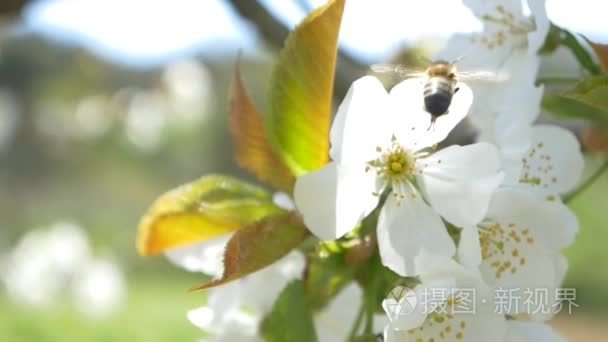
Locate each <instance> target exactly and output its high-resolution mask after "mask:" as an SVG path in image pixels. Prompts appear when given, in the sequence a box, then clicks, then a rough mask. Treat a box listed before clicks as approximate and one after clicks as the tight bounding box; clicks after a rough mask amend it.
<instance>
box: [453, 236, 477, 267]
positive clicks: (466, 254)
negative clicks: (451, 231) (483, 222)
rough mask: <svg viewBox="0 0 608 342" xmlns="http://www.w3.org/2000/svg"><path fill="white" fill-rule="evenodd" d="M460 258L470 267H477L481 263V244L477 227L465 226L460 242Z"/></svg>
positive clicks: (465, 265) (462, 262)
mask: <svg viewBox="0 0 608 342" xmlns="http://www.w3.org/2000/svg"><path fill="white" fill-rule="evenodd" d="M458 260H459V261H460V263H461V264H462V265H463V266H464V267H467V268H469V269H476V268H477V267H479V264H481V246H480V245H479V232H478V231H477V227H464V228H463V229H462V230H461V233H460V241H459V243H458Z"/></svg>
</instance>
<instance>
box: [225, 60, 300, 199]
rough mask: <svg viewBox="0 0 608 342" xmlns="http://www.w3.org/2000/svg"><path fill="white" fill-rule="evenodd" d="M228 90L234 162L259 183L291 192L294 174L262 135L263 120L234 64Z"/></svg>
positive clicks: (263, 134)
mask: <svg viewBox="0 0 608 342" xmlns="http://www.w3.org/2000/svg"><path fill="white" fill-rule="evenodd" d="M230 93H231V94H230V133H231V134H232V140H233V141H234V146H235V157H236V161H237V163H238V164H239V166H240V167H242V168H244V169H247V170H248V171H250V172H251V173H253V174H254V175H256V176H257V177H258V179H259V180H261V181H262V182H264V183H267V184H269V185H271V186H272V187H274V188H276V189H280V190H284V191H286V192H291V191H292V188H293V183H294V181H295V180H294V177H293V175H292V174H291V172H290V171H289V169H287V167H286V166H285V165H284V164H283V162H282V161H281V160H280V159H279V158H278V157H277V156H276V154H275V153H274V151H273V150H272V148H271V146H270V143H269V142H268V139H267V138H266V133H265V131H264V122H263V121H262V117H261V116H260V113H259V112H258V111H257V109H256V107H255V105H254V104H253V101H252V100H251V98H250V97H249V95H248V94H247V91H246V90H245V86H244V85H243V80H242V79H241V73H240V68H239V66H238V64H237V66H236V70H235V75H234V81H233V83H232V89H231V92H230Z"/></svg>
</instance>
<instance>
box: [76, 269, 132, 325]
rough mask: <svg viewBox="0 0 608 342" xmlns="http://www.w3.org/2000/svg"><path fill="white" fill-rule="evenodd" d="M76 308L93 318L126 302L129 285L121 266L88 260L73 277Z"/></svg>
mask: <svg viewBox="0 0 608 342" xmlns="http://www.w3.org/2000/svg"><path fill="white" fill-rule="evenodd" d="M72 286H73V292H72V296H73V299H74V304H75V306H76V309H77V310H78V311H80V312H81V313H82V314H84V315H86V316H87V317H90V318H103V317H107V316H109V315H110V314H112V313H114V312H116V311H117V310H118V309H120V307H121V305H122V304H123V302H124V300H125V297H126V294H127V285H126V281H125V279H124V276H123V273H122V270H121V269H120V267H119V266H118V265H117V264H116V263H114V262H112V261H110V260H104V259H94V260H90V261H89V262H87V263H86V264H85V265H84V267H83V269H82V271H81V272H79V273H78V274H76V276H75V277H74V279H73V284H72Z"/></svg>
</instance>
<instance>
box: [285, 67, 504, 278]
mask: <svg viewBox="0 0 608 342" xmlns="http://www.w3.org/2000/svg"><path fill="white" fill-rule="evenodd" d="M459 88H460V90H459V91H458V92H457V93H456V94H455V95H454V99H453V102H452V105H451V107H450V109H449V113H448V114H447V115H442V116H440V117H439V118H438V119H437V121H436V122H435V123H434V125H433V126H432V127H431V128H429V126H430V124H431V116H430V114H429V113H427V112H426V111H425V110H424V105H423V96H422V94H423V81H422V80H421V79H410V80H406V81H403V82H401V83H400V84H398V85H397V86H396V87H395V88H393V89H392V91H391V92H390V94H388V93H387V92H386V90H385V89H384V87H383V86H382V84H380V82H379V81H378V80H377V79H375V78H373V77H370V76H367V77H363V78H361V79H359V80H357V81H355V82H354V83H353V85H352V86H351V88H350V90H349V92H348V94H347V95H346V98H345V99H344V101H343V102H342V104H341V105H340V108H339V109H338V113H337V115H336V118H335V120H334V123H333V126H332V129H331V132H330V134H331V136H330V139H331V143H332V146H331V150H330V155H331V157H332V159H333V161H332V162H330V163H329V164H328V165H326V166H325V167H324V168H322V169H320V170H318V171H315V172H312V173H309V174H306V175H304V176H302V177H300V178H298V180H297V181H296V185H295V189H294V198H295V202H296V207H297V208H298V210H299V211H300V212H301V213H302V215H303V218H304V222H305V223H306V225H307V227H308V228H309V229H310V230H311V231H312V232H313V233H314V234H315V235H317V236H318V237H319V238H321V239H326V240H327V239H335V238H339V237H341V236H343V235H344V234H346V233H348V232H349V231H350V230H352V229H353V228H355V226H357V225H358V224H359V223H360V222H361V220H362V219H363V218H364V217H365V216H367V215H368V214H369V213H370V212H371V211H372V210H373V209H374V208H375V207H376V206H377V205H378V201H379V197H380V196H379V195H380V194H381V193H382V192H383V191H384V190H385V189H391V195H390V196H389V197H388V198H387V201H386V204H385V205H384V206H383V208H382V210H381V213H380V217H379V223H378V228H377V229H378V243H379V248H380V253H381V256H382V260H383V263H384V264H385V265H386V266H388V267H390V268H391V269H392V270H394V271H395V272H397V273H399V274H402V275H412V274H415V272H416V271H415V269H414V268H413V257H415V256H416V255H417V254H418V253H419V251H420V250H421V248H423V247H424V248H427V249H428V250H429V251H431V252H434V253H438V254H442V255H446V256H452V255H453V253H454V251H455V249H454V244H453V242H452V240H451V238H450V237H449V235H448V234H447V232H446V230H445V227H444V225H443V222H442V220H441V217H440V215H441V216H442V217H443V218H445V219H446V220H448V221H449V222H451V223H452V224H454V225H456V226H460V227H462V226H466V225H470V224H475V223H477V222H478V221H479V220H481V219H482V218H483V217H484V215H485V212H486V210H487V205H488V202H489V199H490V196H491V194H492V192H493V191H494V190H495V189H496V187H497V186H498V184H499V183H500V182H501V181H502V176H503V175H502V174H501V173H500V172H499V171H498V168H499V158H498V154H497V152H498V151H497V150H496V148H495V147H494V146H492V145H490V144H485V143H481V144H476V145H470V146H462V147H461V146H450V147H448V148H446V149H443V150H441V151H438V152H436V153H432V150H431V149H430V147H431V146H432V145H434V144H436V143H438V142H440V141H442V140H443V139H445V137H446V136H447V135H448V133H449V132H450V131H451V130H452V129H453V128H454V126H455V125H456V124H457V123H458V122H459V121H461V120H462V118H464V116H465V115H466V114H467V111H468V108H469V105H470V103H471V100H472V93H471V91H470V89H469V88H468V87H467V86H466V85H463V84H460V85H459ZM419 191H421V192H422V194H423V195H424V197H425V199H426V201H425V199H423V198H422V196H421V193H420V192H419ZM429 204H430V206H429Z"/></svg>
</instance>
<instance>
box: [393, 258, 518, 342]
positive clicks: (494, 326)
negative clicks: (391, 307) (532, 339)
mask: <svg viewBox="0 0 608 342" xmlns="http://www.w3.org/2000/svg"><path fill="white" fill-rule="evenodd" d="M416 263H421V264H424V265H425V272H423V273H421V274H420V281H421V283H420V284H419V285H417V286H416V287H415V288H414V291H415V293H416V295H417V301H416V305H415V306H414V307H413V308H412V309H413V311H411V312H402V313H401V314H399V315H396V316H393V318H392V321H391V323H390V324H389V325H387V327H386V328H385V341H387V342H397V341H399V342H401V341H406V342H408V341H412V342H415V341H431V340H432V341H500V340H502V339H503V338H504V336H505V332H506V328H507V327H506V320H505V318H504V316H502V315H498V314H495V313H494V304H493V300H492V294H491V291H490V289H489V288H488V287H487V286H486V285H485V283H484V282H483V281H482V279H481V278H480V276H479V274H478V273H477V272H475V271H472V270H467V269H465V268H464V267H463V266H461V265H459V264H458V263H456V262H455V261H453V260H451V259H448V258H445V257H437V256H431V255H429V254H427V253H426V252H425V253H422V254H421V256H419V257H418V258H417V260H416ZM386 303H387V301H386V300H385V302H384V303H383V306H385V305H386Z"/></svg>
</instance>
